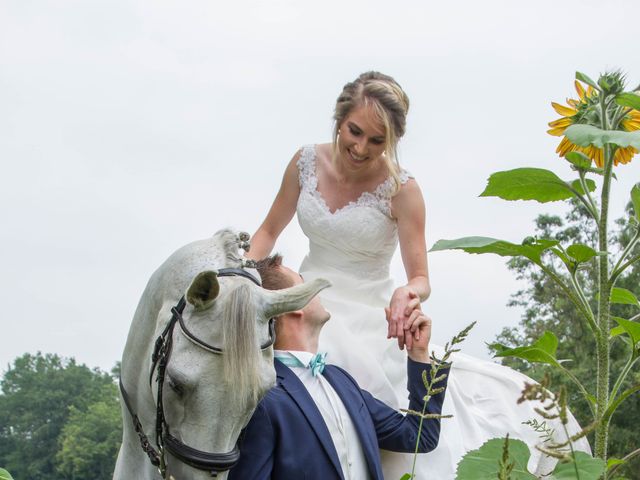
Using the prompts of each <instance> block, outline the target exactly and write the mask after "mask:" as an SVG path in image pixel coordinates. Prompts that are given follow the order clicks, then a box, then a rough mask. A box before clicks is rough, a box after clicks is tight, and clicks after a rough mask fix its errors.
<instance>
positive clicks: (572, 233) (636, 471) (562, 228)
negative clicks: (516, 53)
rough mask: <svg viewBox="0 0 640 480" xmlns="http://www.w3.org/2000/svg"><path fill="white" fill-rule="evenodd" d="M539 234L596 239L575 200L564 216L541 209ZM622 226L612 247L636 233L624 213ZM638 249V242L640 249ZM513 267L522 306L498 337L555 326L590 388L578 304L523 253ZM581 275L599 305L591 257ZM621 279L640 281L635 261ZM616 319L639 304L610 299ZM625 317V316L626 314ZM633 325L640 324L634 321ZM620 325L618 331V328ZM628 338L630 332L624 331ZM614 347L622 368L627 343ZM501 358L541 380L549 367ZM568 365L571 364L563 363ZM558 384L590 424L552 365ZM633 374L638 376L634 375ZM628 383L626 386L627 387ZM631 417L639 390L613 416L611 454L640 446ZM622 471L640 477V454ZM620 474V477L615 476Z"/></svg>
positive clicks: (520, 336)
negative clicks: (521, 285)
mask: <svg viewBox="0 0 640 480" xmlns="http://www.w3.org/2000/svg"><path fill="white" fill-rule="evenodd" d="M535 224H536V233H535V234H536V236H538V237H544V238H549V239H554V240H557V241H559V242H562V243H572V242H576V243H578V242H579V243H581V244H588V243H591V244H592V243H593V242H594V239H595V238H597V232H596V231H595V227H594V225H593V223H592V222H591V221H590V220H589V217H588V214H587V213H586V211H585V209H584V207H583V206H582V205H580V204H577V203H576V202H574V204H573V208H572V209H571V210H570V211H569V212H568V213H567V214H566V215H565V218H564V219H563V218H560V217H558V216H553V215H540V216H539V217H538V218H537V219H536V221H535ZM617 224H618V225H619V231H618V232H617V234H616V236H615V238H614V240H615V245H612V251H616V250H618V251H620V250H622V249H623V247H624V246H625V245H627V244H628V242H629V241H630V238H631V236H632V234H633V231H632V228H631V226H630V224H629V223H628V221H627V220H626V219H620V220H618V221H617ZM637 250H638V249H637V248H636V251H637ZM546 256H547V257H545V260H547V261H548V262H549V263H550V264H551V265H552V268H553V269H554V270H556V271H560V270H562V268H563V265H562V263H561V261H560V260H559V259H557V258H554V256H553V255H549V252H547V253H546ZM508 266H509V269H510V270H511V271H513V272H514V273H515V275H516V277H517V278H518V279H519V280H520V281H522V282H524V283H525V284H526V287H525V288H524V289H522V290H520V291H518V292H516V293H514V295H513V296H512V297H511V301H510V302H509V305H510V306H514V307H519V308H522V309H523V310H524V313H523V315H522V319H521V321H520V324H519V326H518V327H515V328H505V329H504V330H503V331H502V333H501V334H500V335H499V336H498V337H497V338H496V343H499V344H502V345H527V344H532V343H534V342H535V341H536V340H537V339H538V338H540V337H541V336H542V335H543V333H544V332H545V331H553V332H554V333H555V334H556V336H557V337H558V349H557V352H556V355H557V358H570V359H571V360H572V361H571V363H569V364H568V365H570V366H571V369H572V372H573V373H574V374H575V375H576V377H578V378H579V379H580V381H581V382H582V383H583V384H584V385H585V387H586V388H587V390H590V391H592V390H593V389H594V387H595V375H594V370H593V367H592V365H593V352H594V350H595V343H594V341H593V338H592V336H591V335H590V333H589V331H588V328H587V327H586V326H585V324H584V323H583V322H581V320H580V314H579V312H578V311H577V309H576V307H575V305H574V304H573V303H572V302H571V301H570V300H569V299H568V298H567V297H566V295H565V294H564V292H563V291H562V290H561V289H560V287H559V286H558V285H557V283H555V282H554V281H552V280H551V279H550V278H549V277H547V276H546V275H545V274H544V273H543V272H541V271H540V270H539V269H538V268H536V267H535V266H534V265H532V264H531V263H530V262H529V261H527V260H526V259H524V258H522V257H516V258H512V259H510V260H509V262H508ZM577 276H578V278H579V281H580V283H581V284H582V285H583V288H584V289H585V292H586V294H587V296H588V297H591V298H592V300H591V306H592V307H593V308H594V309H595V308H596V307H597V305H596V303H595V292H596V290H597V286H596V284H597V271H596V269H595V268H594V265H593V262H589V263H586V264H585V265H584V267H583V268H581V269H579V270H578V273H577ZM617 284H618V285H619V286H620V288H626V289H630V288H632V289H637V288H638V287H637V286H638V285H639V284H640V269H639V268H638V266H636V265H634V266H633V267H631V268H630V269H629V270H627V271H626V272H625V274H624V275H622V276H621V277H620V278H619V279H618V282H617ZM611 308H612V315H613V317H612V318H613V319H614V320H616V321H618V320H620V319H621V320H623V321H628V320H626V319H628V318H631V317H633V315H635V314H636V313H637V308H636V307H634V306H632V305H625V304H614V305H612V307H611ZM622 317H624V318H622ZM632 323H633V325H634V326H638V325H640V324H639V323H638V322H632ZM616 331H617V332H616ZM616 333H618V334H622V335H624V334H625V333H626V332H625V330H624V329H623V328H622V327H620V326H618V327H616V328H614V329H612V331H611V334H612V335H614V334H616ZM621 338H626V337H624V336H623V337H621ZM611 347H612V349H611V359H612V363H611V370H612V372H614V373H616V372H620V371H621V369H622V368H623V365H624V363H625V360H626V358H625V350H626V349H627V347H626V344H625V343H623V342H619V341H617V342H613V343H612V346H611ZM503 363H504V364H505V365H508V366H511V367H513V368H516V369H517V370H520V371H521V372H523V373H525V374H526V375H528V376H530V377H532V378H534V379H536V380H538V381H540V380H541V379H542V376H543V373H544V372H545V369H544V366H543V365H542V364H537V363H531V362H528V361H526V360H523V359H521V358H515V357H504V358H503ZM565 365H567V364H565ZM548 373H549V375H550V376H551V379H552V382H553V384H554V385H565V386H566V387H567V389H568V391H569V403H570V405H571V410H572V412H573V414H574V415H575V416H576V418H577V419H578V421H579V422H580V423H581V424H583V425H586V424H588V423H589V422H590V421H591V418H592V417H591V413H590V410H589V407H588V405H587V402H586V401H585V400H584V398H583V397H582V396H581V395H579V394H578V392H577V391H576V389H575V388H574V386H573V384H572V383H571V382H570V380H568V379H567V378H566V377H565V376H564V375H563V374H562V373H561V372H558V371H556V370H550V371H548ZM634 379H635V380H634ZM638 381H640V375H638V374H635V375H632V376H630V378H629V379H628V380H627V381H626V382H625V384H624V385H625V386H626V387H629V386H630V385H631V384H632V383H634V382H635V383H637V382H638ZM626 387H625V388H626ZM630 418H640V396H638V395H636V396H632V397H630V398H629V399H628V400H627V401H626V402H624V403H622V404H621V405H620V407H619V409H618V411H617V412H616V414H615V415H614V416H613V418H612V420H611V426H610V429H611V435H610V451H611V453H612V455H614V456H616V457H619V458H622V457H624V456H625V454H627V453H628V452H630V451H632V450H635V449H636V448H638V444H639V443H640V434H639V433H638V430H637V428H636V427H635V426H634V424H633V422H628V421H627V420H628V419H630ZM621 472H622V473H624V475H625V478H629V479H634V480H640V460H639V459H636V460H633V461H632V462H631V463H629V464H627V465H626V466H624V467H622V468H621V469H620V470H619V472H618V473H621ZM614 478H618V477H614Z"/></svg>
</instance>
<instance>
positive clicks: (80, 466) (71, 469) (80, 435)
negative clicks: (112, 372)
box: [56, 385, 122, 480]
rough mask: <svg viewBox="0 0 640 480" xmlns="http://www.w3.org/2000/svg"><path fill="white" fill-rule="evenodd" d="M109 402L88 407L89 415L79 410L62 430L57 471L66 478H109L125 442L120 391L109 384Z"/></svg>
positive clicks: (73, 413) (72, 412)
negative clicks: (119, 399) (119, 400)
mask: <svg viewBox="0 0 640 480" xmlns="http://www.w3.org/2000/svg"><path fill="white" fill-rule="evenodd" d="M110 387H112V388H109V390H111V392H110V395H109V397H110V398H109V399H108V400H107V401H99V402H96V403H93V404H91V405H89V407H88V409H87V411H86V412H83V411H82V410H79V409H78V408H76V407H73V406H72V407H71V408H70V409H69V410H70V411H69V419H68V420H67V423H66V424H65V426H64V428H63V429H62V434H61V436H60V450H59V451H58V453H57V455H56V460H57V463H58V466H57V471H58V472H59V473H61V474H62V475H64V477H65V478H71V479H73V480H77V479H109V478H111V476H112V475H113V466H114V464H115V458H116V456H117V454H118V449H119V447H120V442H121V440H122V431H121V418H120V405H119V403H118V400H117V389H116V386H115V385H110Z"/></svg>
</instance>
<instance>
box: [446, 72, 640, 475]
mask: <svg viewBox="0 0 640 480" xmlns="http://www.w3.org/2000/svg"><path fill="white" fill-rule="evenodd" d="M576 78H577V79H578V80H580V81H582V82H585V83H587V84H589V85H590V86H592V87H593V88H594V89H595V92H594V91H588V92H587V93H586V94H582V93H581V95H580V99H579V100H578V101H570V105H571V106H572V107H575V110H573V109H570V111H571V112H572V113H571V115H570V116H565V117H564V119H562V120H561V123H563V124H564V126H566V125H567V123H569V124H571V125H570V126H568V127H567V128H565V129H564V130H562V129H561V128H556V129H554V130H552V131H550V133H552V134H556V133H559V132H560V133H562V134H564V136H565V139H564V140H563V143H562V144H561V145H563V147H562V151H563V152H568V151H570V150H574V149H575V148H576V147H583V148H587V150H584V153H585V154H587V155H588V156H589V158H593V159H594V161H595V162H596V164H597V165H598V166H599V167H600V168H598V169H593V168H591V167H587V163H586V161H585V156H583V155H580V154H573V153H572V154H569V155H567V160H568V161H569V162H570V163H571V164H572V168H573V170H577V172H578V176H579V178H578V179H577V180H575V181H573V182H571V183H568V182H563V181H562V180H560V178H559V177H557V176H556V175H555V174H554V173H553V172H549V171H547V170H541V169H531V168H525V169H515V170H511V171H509V172H499V173H497V174H494V175H492V176H491V177H490V178H489V184H488V185H487V188H486V189H485V191H484V192H483V193H482V195H483V196H497V197H500V198H503V199H506V200H537V201H539V202H547V201H554V200H563V199H567V200H568V199H572V200H577V201H578V202H580V204H581V205H582V207H584V211H585V212H586V215H587V216H588V218H589V219H590V220H592V221H593V223H591V222H589V225H590V226H591V229H592V230H593V229H595V230H596V231H597V235H592V236H591V238H589V240H591V241H590V242H584V241H581V240H580V241H578V242H574V243H577V245H576V244H574V245H572V246H571V247H568V248H567V249H566V250H565V249H564V247H563V245H562V243H559V242H557V241H556V242H555V244H554V240H536V239H535V238H534V237H529V238H530V239H531V240H528V241H525V242H523V244H522V247H523V248H522V250H521V249H520V246H514V245H513V244H509V243H508V242H502V241H499V240H494V239H487V238H486V237H467V238H466V239H461V240H454V241H445V242H443V243H439V244H436V245H437V247H438V249H443V248H453V249H456V248H457V249H462V250H464V251H467V252H471V253H498V254H500V255H505V256H512V257H514V258H513V260H512V261H517V260H520V259H522V258H526V259H527V260H528V261H530V262H533V263H534V264H536V265H537V266H538V267H540V270H541V271H542V273H543V277H541V278H542V280H543V281H544V282H547V281H550V282H551V283H550V284H551V285H553V286H554V287H555V288H558V289H559V291H561V292H562V296H563V297H564V298H565V300H566V299H568V300H569V301H570V304H572V306H573V308H575V313H577V315H576V317H575V320H576V321H577V323H578V324H581V326H582V327H586V332H587V336H588V343H590V344H591V345H593V347H594V348H591V349H589V350H588V351H589V353H591V354H592V355H590V356H586V357H585V355H584V353H583V352H580V356H582V357H583V359H584V363H580V364H578V363H577V362H576V367H575V368H572V369H571V370H569V369H568V368H566V367H565V366H564V365H561V364H560V363H559V362H558V361H557V360H556V359H555V356H554V357H551V356H550V355H549V352H547V351H545V350H544V348H540V346H543V347H544V344H545V342H547V343H548V345H547V346H553V347H554V351H555V347H556V346H557V343H556V344H555V345H552V343H553V341H552V339H549V338H547V339H544V336H543V339H544V340H545V341H543V342H542V344H541V343H540V340H543V339H540V340H536V341H535V342H536V343H534V345H531V346H525V347H523V346H521V343H519V342H516V344H515V346H514V348H511V349H509V348H508V347H505V346H504V345H503V344H502V343H498V345H494V347H495V349H496V350H497V352H498V353H499V354H501V355H507V354H514V355H515V358H516V360H525V361H526V362H527V363H532V362H533V363H540V362H542V363H543V364H545V365H551V366H553V367H555V368H556V369H557V370H558V371H560V372H561V373H562V374H564V375H566V376H567V377H568V378H569V379H570V380H571V381H572V382H573V383H574V384H575V385H576V386H577V388H578V390H579V392H580V393H581V394H582V396H583V398H584V401H586V402H587V405H588V406H589V407H590V413H591V418H589V419H588V422H587V425H589V428H588V429H586V430H584V431H583V432H581V433H583V434H587V433H588V432H589V431H591V428H594V440H595V441H594V453H595V455H596V456H597V457H598V458H600V459H601V460H602V461H603V462H606V459H607V455H608V451H609V448H610V443H612V437H610V436H609V434H610V427H611V423H610V421H611V419H612V415H614V413H615V412H616V410H617V409H618V408H620V406H621V405H622V404H623V402H624V401H625V400H630V399H637V395H633V394H634V393H636V392H638V391H640V379H639V378H638V377H640V372H638V371H637V369H636V370H634V369H633V367H634V364H635V363H636V360H637V359H638V350H637V349H636V346H635V337H634V335H635V332H636V326H637V325H635V321H636V320H638V319H640V314H637V313H636V314H634V315H633V316H629V315H624V314H619V315H616V312H614V310H615V309H616V308H617V307H619V306H627V307H628V306H632V307H634V308H636V309H637V307H638V306H640V304H638V300H637V297H636V296H635V295H634V294H633V293H632V292H631V291H630V290H629V289H625V287H624V286H621V285H620V281H621V279H622V277H623V274H624V273H625V270H626V271H627V272H628V271H629V269H633V268H634V267H635V266H637V265H638V264H639V263H640V254H638V253H634V250H637V249H636V247H637V246H638V244H639V242H640V221H638V219H639V217H638V215H637V210H638V209H639V204H640V191H638V190H637V189H634V190H632V193H631V197H632V198H631V200H632V203H633V204H634V210H636V212H635V213H636V215H635V216H633V217H631V218H630V220H629V223H628V225H627V230H628V232H629V233H630V235H628V238H627V241H626V242H625V243H623V248H621V249H620V250H618V251H615V249H613V248H611V247H612V246H613V245H612V242H611V237H610V231H609V227H608V219H609V203H610V198H609V197H610V193H611V183H612V182H611V180H612V179H613V178H615V176H614V175H613V168H614V165H617V163H618V161H623V162H625V163H626V162H628V161H629V160H630V158H631V157H632V156H633V154H634V153H637V152H635V151H634V150H633V149H636V150H637V149H640V131H626V129H627V128H629V126H628V125H627V124H625V121H626V120H628V118H629V117H628V115H629V113H630V111H631V110H629V108H627V106H628V105H631V106H637V105H638V103H637V98H636V97H635V94H631V93H629V92H627V93H624V89H625V83H626V82H625V76H624V75H623V74H622V72H621V71H610V72H605V73H603V74H601V75H600V76H599V78H598V82H597V83H594V82H593V80H592V79H591V78H589V77H588V76H586V75H585V74H583V73H581V72H576ZM616 99H617V102H614V100H616ZM625 102H626V103H625ZM573 112H575V113H573ZM550 125H559V123H558V121H556V122H553V123H552V124H550ZM564 126H563V127H562V128H564ZM620 148H624V149H625V150H624V151H623V152H620V151H618V149H620ZM620 153H622V154H620ZM587 173H596V174H597V175H599V176H600V178H599V181H600V182H601V188H600V198H599V205H598V204H597V203H596V201H595V200H594V198H593V197H592V196H591V193H590V192H591V191H593V190H594V185H595V184H594V183H593V182H592V180H590V179H587V178H586V174H587ZM590 182H591V183H590ZM565 190H569V192H570V194H571V195H569V194H568V193H567V192H566V191H565ZM572 197H573V198H572ZM543 238H547V239H548V238H550V237H543ZM469 239H474V242H473V243H471V242H469V241H468V240H469ZM478 239H480V240H481V242H479V241H478ZM589 243H591V244H593V245H594V246H595V247H596V248H590V247H588V244H589ZM529 245H536V246H543V248H540V249H539V250H538V251H537V252H536V253H537V256H536V255H527V253H526V251H525V250H524V247H526V246H529ZM549 245H551V248H549ZM545 246H546V248H545ZM547 251H549V252H551V253H553V254H554V255H553V256H549V255H546V253H548V252H547ZM592 259H593V260H594V261H593V262H592V261H591V260H592ZM596 259H597V262H596V261H595V260H596ZM558 261H559V262H560V265H559V267H560V268H557V265H556V264H557V262H558ZM593 266H595V268H594V269H593V270H594V271H591V272H590V273H588V274H587V275H584V273H583V272H581V271H580V270H582V271H584V269H585V268H587V269H589V268H591V267H593ZM637 285H638V282H636V283H635V284H634V288H637ZM554 307H555V305H550V306H547V307H546V308H547V309H553V308H554ZM612 316H618V317H620V319H621V320H618V323H619V325H620V327H622V330H624V332H625V333H626V334H627V335H621V334H620V330H619V329H613V331H611V317H612ZM625 317H626V319H625ZM627 319H628V320H627ZM537 323H540V322H537ZM574 326H575V325H572V327H574ZM545 330H546V329H545ZM543 331H544V330H543ZM571 333H573V332H571ZM629 337H630V338H629ZM533 338H538V335H536V336H535V337H533ZM618 339H622V340H623V342H622V343H623V344H622V345H619V342H618ZM549 342H551V343H549ZM615 342H618V343H615ZM619 347H621V349H618V348H619ZM582 350H585V347H584V346H582ZM620 351H621V352H622V355H623V359H622V366H621V364H620V363H617V362H619V361H620V359H619V358H618V356H617V355H618V354H619V352H620ZM624 357H626V361H625V360H624ZM585 365H586V366H588V369H589V370H590V375H591V377H592V378H593V377H595V382H593V381H592V379H587V380H583V379H581V378H579V376H578V375H576V374H575V372H573V370H576V371H580V369H581V368H582V367H583V366H585ZM614 367H618V369H617V370H616V369H614ZM620 367H621V368H620ZM594 383H595V385H594ZM612 384H613V386H612ZM629 384H630V385H629ZM566 390H567V389H566V387H565V386H564V385H563V386H561V389H560V392H561V396H560V398H561V400H562V401H561V402H560V403H561V404H562V406H563V409H564V406H566V394H565V392H566ZM591 392H592V393H591ZM591 403H593V407H592V405H591ZM630 418H631V417H630ZM632 447H633V446H632ZM545 453H547V454H549V455H553V452H551V451H550V450H545ZM639 456H640V449H638V448H633V452H632V453H630V454H628V456H627V457H625V459H626V460H631V459H633V458H634V457H639ZM577 461H578V460H577V458H576V460H575V462H577ZM573 466H574V470H575V473H576V474H577V473H578V471H577V469H578V467H579V466H578V465H577V463H574V465H573ZM603 476H604V478H605V479H606V477H607V473H606V472H605V473H603Z"/></svg>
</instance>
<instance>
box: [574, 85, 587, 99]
mask: <svg viewBox="0 0 640 480" xmlns="http://www.w3.org/2000/svg"><path fill="white" fill-rule="evenodd" d="M575 85H576V92H578V96H579V97H580V99H581V100H582V99H583V98H584V94H585V91H584V87H583V86H582V84H581V83H580V82H579V81H578V80H576V81H575Z"/></svg>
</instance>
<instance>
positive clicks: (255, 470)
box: [229, 255, 448, 480]
mask: <svg viewBox="0 0 640 480" xmlns="http://www.w3.org/2000/svg"><path fill="white" fill-rule="evenodd" d="M281 262H282V257H280V256H278V255H276V256H272V257H269V258H267V259H265V260H263V261H261V262H260V263H259V267H258V269H259V271H260V275H261V277H262V281H263V286H264V288H267V289H272V290H275V289H282V288H287V287H291V286H294V285H297V284H300V283H302V278H301V277H300V275H298V274H297V273H295V272H293V271H292V270H290V269H288V268H286V267H284V266H283V265H282V264H281ZM327 320H329V313H328V312H327V311H326V310H325V309H324V307H323V306H322V304H321V303H320V299H319V298H318V297H315V298H314V299H313V300H312V301H311V302H310V303H309V304H308V305H307V306H306V307H305V308H303V309H302V310H298V311H296V312H291V313H288V314H284V315H281V316H280V317H278V318H277V320H276V343H275V358H276V361H275V368H276V373H277V384H276V386H275V387H274V388H273V389H272V390H270V391H269V393H268V394H267V395H266V397H265V398H264V399H263V400H262V401H261V402H260V403H259V404H258V407H257V409H256V411H255V413H254V414H253V417H252V418H251V420H250V421H249V423H248V425H247V426H246V428H245V429H244V431H243V434H242V435H241V440H240V451H241V456H240V461H239V463H238V464H237V466H236V467H235V468H233V469H232V470H231V471H230V473H229V479H231V480H235V479H242V480H255V479H271V478H275V479H283V480H284V479H286V480H288V479H298V478H306V479H318V480H319V479H325V480H326V479H364V478H371V479H375V480H383V476H382V468H381V465H380V453H379V449H380V448H382V449H385V450H392V451H396V452H408V453H412V452H414V450H415V447H416V439H417V434H418V424H419V422H420V418H419V417H417V416H415V415H406V416H404V415H402V414H400V413H398V412H397V411H395V410H394V409H393V408H391V407H388V406H387V405H385V404H384V403H382V402H381V401H379V400H377V399H375V398H374V397H373V396H372V395H371V394H369V393H368V392H366V391H364V390H361V389H360V387H358V384H357V383H356V382H355V380H354V379H353V378H352V377H351V376H350V375H349V374H348V373H347V372H345V371H344V370H342V369H341V368H339V367H336V366H333V365H326V368H325V365H324V356H323V355H322V354H316V352H317V348H318V336H319V334H320V330H321V329H322V326H323V324H324V323H325V322H326V321H327ZM409 322H410V323H409V324H410V325H411V332H412V334H413V337H414V343H413V348H412V350H410V351H408V355H409V358H408V360H407V373H408V388H409V402H410V403H409V409H411V410H416V411H420V412H421V411H422V409H423V399H424V396H425V395H426V393H427V392H426V388H425V386H424V384H423V382H422V372H423V371H425V370H426V372H427V376H428V377H429V374H430V365H429V355H428V349H429V338H430V336H431V320H430V319H429V318H428V317H426V316H425V315H423V314H422V312H421V311H420V310H414V312H413V314H412V315H411V317H410V320H409ZM440 373H448V370H446V369H441V370H440ZM435 387H436V388H439V387H442V391H441V392H440V393H437V394H436V395H434V396H432V397H431V398H430V399H429V402H428V403H427V409H426V412H427V413H434V414H439V413H440V411H441V408H442V403H443V401H444V395H445V393H444V388H445V387H446V379H445V380H442V381H440V382H438V383H437V384H436V385H435ZM439 435H440V420H439V419H425V421H424V422H423V426H422V433H421V436H420V441H419V445H418V451H419V452H421V453H424V452H429V451H431V450H433V449H434V448H435V447H436V446H437V444H438V437H439ZM407 469H409V465H408V466H407Z"/></svg>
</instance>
